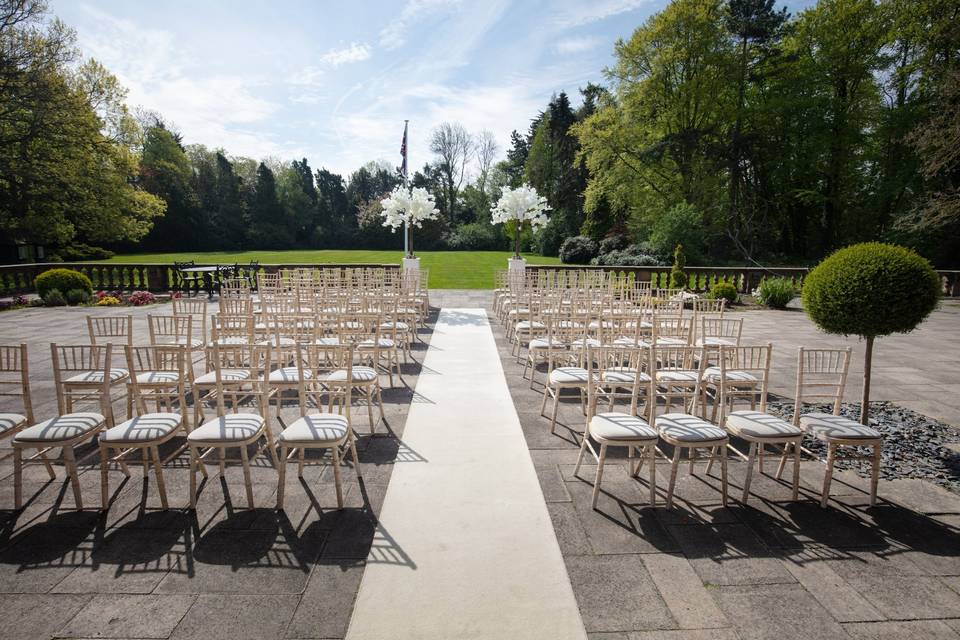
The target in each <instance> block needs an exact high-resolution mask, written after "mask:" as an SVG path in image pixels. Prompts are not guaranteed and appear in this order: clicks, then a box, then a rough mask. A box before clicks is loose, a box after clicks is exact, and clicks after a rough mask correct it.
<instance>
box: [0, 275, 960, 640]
mask: <svg viewBox="0 0 960 640" xmlns="http://www.w3.org/2000/svg"><path fill="white" fill-rule="evenodd" d="M490 297H491V296H490V292H489V291H470V292H454V291H436V292H431V299H432V302H433V304H434V306H436V307H440V306H446V307H474V308H476V307H479V308H488V307H489V303H490ZM167 312H168V309H167V308H165V307H163V306H154V307H147V308H139V309H126V308H125V309H122V310H117V309H109V310H104V309H54V310H50V309H31V310H23V311H14V312H5V313H3V314H0V341H2V342H5V343H11V342H20V341H25V342H27V343H28V344H29V345H30V355H31V363H30V364H31V373H32V376H31V377H32V382H33V392H34V398H35V410H36V414H37V416H38V418H39V417H45V416H49V415H51V414H52V413H53V411H54V409H55V403H54V402H53V386H52V377H51V375H50V353H49V347H48V342H49V341H50V340H51V339H57V340H58V341H61V342H64V343H67V342H81V343H82V342H86V329H85V324H84V321H83V316H84V315H86V314H87V313H132V314H133V315H135V316H136V317H137V318H138V320H137V322H139V323H140V324H139V326H140V328H141V329H143V333H144V334H145V328H146V320H145V319H144V318H145V316H146V314H148V313H167ZM744 318H745V326H744V336H745V337H747V339H749V340H750V341H753V340H761V341H767V340H769V341H772V342H773V343H774V344H775V347H776V349H775V356H774V358H775V359H774V370H773V376H772V378H773V380H774V383H775V384H774V385H773V388H772V391H773V392H774V393H777V394H778V395H784V396H787V397H791V396H792V394H793V389H792V385H793V366H794V359H795V350H796V346H797V345H799V344H808V345H809V344H819V345H842V344H851V345H852V346H853V347H854V350H855V354H854V368H856V367H859V366H860V365H859V363H860V361H861V356H862V352H861V351H860V345H859V344H858V343H857V341H856V340H844V339H842V338H837V337H835V336H825V335H822V334H819V333H818V332H817V331H816V330H815V328H814V327H813V326H812V325H811V324H810V323H809V321H807V320H806V318H805V317H804V316H803V314H802V313H801V312H796V311H785V312H772V311H751V312H745V313H744ZM491 326H492V329H493V333H494V336H495V337H496V339H497V345H498V348H499V351H500V355H501V362H502V364H503V367H504V372H505V375H506V381H507V384H508V386H509V389H510V392H511V395H512V397H513V400H514V404H515V406H516V410H517V414H518V416H519V418H520V425H521V428H522V430H523V435H524V437H525V440H526V445H527V447H528V448H529V455H530V458H531V460H532V462H533V465H534V467H535V469H536V472H537V475H538V477H539V480H540V487H541V489H542V491H543V498H544V501H545V503H546V507H547V509H548V511H549V515H550V518H551V520H552V522H553V527H554V531H555V534H556V537H557V540H558V542H559V546H560V550H561V552H562V555H563V560H564V563H565V565H566V570H567V573H568V576H569V579H570V583H571V585H572V587H573V591H574V595H575V596H576V600H577V603H578V605H579V609H580V615H581V617H582V619H583V622H584V626H585V627H586V630H587V632H588V634H589V637H590V638H596V639H603V640H624V639H628V640H638V639H674V638H678V639H679V638H691V639H699V638H703V639H707V638H709V639H710V640H717V639H719V640H724V639H726V638H744V639H746V638H773V637H775V638H778V639H782V638H794V637H796V638H834V637H838V638H895V637H896V638H899V637H918V638H920V637H922V638H954V639H957V638H960V496H957V495H955V494H953V493H950V492H948V491H945V490H943V489H940V488H938V487H936V486H934V485H932V484H929V483H927V482H923V481H918V480H910V481H893V482H889V481H883V482H881V485H880V490H879V495H880V501H879V503H878V505H877V507H875V508H872V509H871V508H868V507H867V506H866V505H867V499H866V494H865V493H864V491H863V488H864V486H865V482H864V481H863V480H862V479H860V478H859V477H858V476H857V475H856V474H854V473H852V472H844V473H842V474H841V475H839V476H838V478H837V481H835V482H834V485H833V492H834V494H835V497H834V499H833V500H831V503H830V507H829V508H828V509H825V510H824V509H820V508H819V506H817V504H816V501H815V499H814V496H815V495H816V493H817V491H818V487H819V485H820V481H821V479H822V469H823V467H822V466H821V465H820V463H819V462H817V461H813V460H811V461H805V462H804V463H803V468H802V473H801V480H802V482H803V489H802V499H801V501H800V502H797V503H793V502H790V501H787V500H786V498H788V497H789V490H788V489H787V488H786V487H785V486H784V485H783V484H781V483H779V482H777V481H776V480H774V479H772V478H770V477H769V476H759V477H755V478H754V482H753V492H754V497H752V498H751V501H750V503H749V506H746V507H744V506H742V505H741V504H740V503H738V502H736V501H731V503H730V507H729V508H726V509H724V508H722V507H721V506H720V505H719V493H718V492H717V483H718V481H717V479H716V478H714V477H709V476H705V475H704V474H703V473H702V472H700V473H698V474H697V475H695V476H690V475H688V474H687V473H686V469H684V472H683V473H682V474H681V475H680V476H679V478H678V500H677V508H676V509H675V510H674V511H667V510H666V509H665V508H664V507H663V506H662V505H661V506H658V507H656V508H651V507H650V506H649V505H647V493H646V490H645V489H646V485H645V484H644V483H643V482H642V481H641V482H637V481H633V480H630V479H628V477H627V474H626V472H625V467H624V465H623V463H622V462H621V461H620V460H611V461H610V462H609V463H608V468H607V473H606V475H605V478H604V487H603V488H604V492H603V493H602V494H601V500H600V503H599V505H598V506H599V511H593V510H591V509H590V503H589V500H590V490H591V485H590V483H589V482H588V481H585V480H583V479H580V478H577V477H574V475H573V466H574V463H575V461H576V453H577V449H576V445H575V441H574V437H573V433H572V431H573V430H575V431H580V430H581V429H582V422H583V419H582V416H581V415H580V413H579V405H578V404H577V403H574V402H569V403H564V406H563V407H562V408H561V414H560V421H561V423H563V424H564V425H565V426H566V427H567V428H565V429H558V435H556V436H553V435H550V433H549V423H548V421H547V420H546V419H543V418H540V417H539V416H538V414H537V410H538V409H539V404H540V398H541V395H540V392H539V387H538V388H537V389H536V390H533V391H531V390H530V389H529V388H528V384H529V383H528V381H526V380H521V379H520V369H521V367H519V366H517V365H516V364H515V361H514V360H513V359H512V358H511V357H510V356H509V349H508V348H507V346H506V345H505V343H504V342H503V337H502V332H501V330H500V328H499V326H497V325H496V323H495V322H494V323H492V325H491ZM421 337H422V338H423V339H424V340H425V341H427V342H429V340H430V337H431V333H430V332H429V331H427V332H424V333H422V334H421ZM417 346H418V349H417V351H416V353H415V358H416V360H417V361H419V362H422V361H423V357H424V354H425V350H426V345H417ZM958 361H960V307H958V306H957V305H956V303H946V304H945V305H944V308H943V309H941V310H939V311H937V312H935V313H934V315H933V316H932V317H931V318H930V320H928V322H927V323H925V324H924V325H923V326H922V327H921V328H920V329H919V330H918V331H917V332H915V333H914V334H911V335H909V336H894V337H890V338H884V339H882V340H880V341H879V342H878V345H877V352H876V360H875V370H874V380H875V387H874V399H876V400H892V401H896V402H897V403H898V404H901V405H903V406H907V407H910V408H912V409H915V410H917V411H919V412H921V413H925V414H927V415H930V416H931V417H935V418H938V419H941V420H943V421H945V422H948V423H951V424H953V425H960V402H958V401H957V400H956V398H957V397H958V396H960V394H958V391H960V369H958V368H957V365H956V363H957V362H958ZM419 374H420V366H419V365H417V364H411V365H408V366H407V367H405V369H404V378H405V381H406V383H407V385H409V386H408V387H406V386H405V387H401V388H398V389H395V390H392V391H386V390H385V392H384V401H385V403H386V411H387V424H388V425H389V432H388V429H386V428H385V427H384V425H382V424H381V425H380V427H379V429H380V434H381V435H377V436H373V437H371V436H369V435H367V429H366V428H365V426H366V421H365V419H361V420H360V421H359V424H360V434H361V438H360V447H359V453H360V462H361V465H360V467H361V473H362V474H363V481H362V482H358V481H357V479H356V476H355V475H354V474H353V473H352V472H350V471H347V473H345V474H344V478H345V481H346V482H347V485H348V489H347V492H346V502H347V508H346V509H344V510H343V511H337V510H336V509H334V508H333V507H334V506H335V505H336V501H335V497H334V493H333V485H332V480H331V479H330V478H329V477H328V476H329V475H332V474H330V470H329V468H328V467H326V466H312V467H308V469H307V473H306V474H305V482H304V483H300V482H299V481H298V479H297V478H296V474H288V479H287V482H288V485H287V488H286V495H287V499H286V507H287V509H286V511H285V512H283V513H279V512H276V511H275V510H274V509H273V500H274V496H275V493H276V472H275V471H274V469H272V468H270V464H269V463H268V462H267V461H266V459H264V458H262V457H261V458H259V459H258V465H257V467H256V468H255V469H254V483H255V492H254V493H255V497H256V500H257V503H258V504H257V506H258V508H257V509H255V510H247V509H246V502H245V497H244V492H243V489H242V481H241V477H242V476H241V473H240V469H239V468H238V467H235V468H230V469H228V472H227V474H226V477H225V478H224V479H222V480H221V479H220V478H219V476H218V475H217V474H215V473H211V480H210V482H208V483H207V484H206V486H205V487H204V490H203V493H202V494H201V499H200V502H199V506H198V510H197V514H196V516H195V517H194V516H192V515H191V514H190V512H189V511H188V510H186V509H184V508H183V507H184V506H185V505H186V504H187V502H188V501H187V474H186V468H185V464H184V462H183V461H182V460H183V459H182V458H181V460H179V461H177V462H176V463H172V464H171V465H169V466H168V468H167V469H166V470H165V473H166V478H167V485H168V491H169V492H170V499H171V504H172V505H173V506H175V507H178V508H176V509H173V510H171V511H168V512H163V511H160V510H159V508H158V507H159V499H158V497H157V495H156V492H155V487H153V486H152V484H153V482H152V479H151V480H149V481H144V480H143V478H142V477H141V475H140V474H139V473H137V468H136V467H134V468H133V469H132V470H133V471H134V473H133V474H132V477H131V478H130V479H129V480H127V481H126V482H125V483H121V479H122V478H123V476H122V474H120V473H119V472H117V473H113V474H111V489H112V490H113V494H114V495H113V500H114V502H113V505H112V507H111V509H110V511H109V512H108V514H107V515H106V516H102V515H101V514H100V512H99V511H93V510H91V511H84V512H80V513H77V512H74V511H73V499H72V495H71V493H70V491H69V488H68V487H67V485H66V484H65V483H64V482H63V475H64V474H63V470H62V468H61V467H60V466H59V465H57V470H58V479H57V480H56V481H55V482H48V481H47V478H46V474H45V472H44V470H43V469H42V467H33V466H31V467H28V472H27V476H26V479H27V482H28V484H27V486H26V487H25V495H26V496H31V495H33V494H35V493H37V492H39V495H37V497H35V498H34V499H33V500H32V501H31V502H30V503H29V504H28V505H27V507H26V508H25V510H24V511H23V513H20V514H19V515H17V514H14V513H13V512H12V511H11V510H10V507H11V506H12V504H13V482H12V478H11V477H10V476H11V473H12V462H11V461H10V460H9V459H6V460H3V461H2V462H0V593H2V594H3V595H2V596H0V598H2V602H3V603H4V604H5V605H6V615H5V616H4V617H3V620H2V621H0V638H31V639H33V638H51V637H56V638H61V637H63V638H93V637H110V638H146V637H151V638H201V637H202V638H205V639H206V638H231V640H238V639H241V638H266V637H273V638H282V637H285V638H342V637H344V636H345V634H346V631H347V625H348V623H349V620H350V616H351V611H352V608H353V603H354V600H355V598H356V593H357V589H358V586H359V584H360V580H361V576H362V575H363V573H364V568H365V566H366V565H367V564H369V563H375V562H376V563H384V562H388V563H393V564H394V565H396V566H399V567H413V566H416V563H417V562H419V561H422V558H420V557H411V556H410V555H408V554H407V551H406V545H405V541H404V540H398V539H395V538H393V537H391V536H390V535H389V532H386V533H387V535H384V531H383V530H382V529H380V530H378V529H377V520H376V518H377V515H378V514H379V512H380V507H381V504H382V501H383V498H384V495H385V493H386V488H387V484H388V482H389V480H390V477H391V472H392V470H393V467H394V466H396V465H406V464H411V465H420V464H431V461H430V460H427V459H425V458H424V456H423V455H422V454H421V453H420V452H419V451H415V450H413V449H411V448H410V447H408V446H407V445H406V444H405V443H404V442H403V440H402V436H403V430H404V428H405V424H406V419H407V414H408V411H409V408H410V402H411V401H413V402H417V401H418V398H417V396H416V394H414V392H413V388H414V387H415V386H416V383H417V380H418V375H419ZM851 376H852V384H851V385H850V392H849V393H848V399H849V400H851V401H856V400H857V398H856V396H857V394H858V390H859V384H858V382H857V376H858V370H856V369H855V370H854V371H852V372H851ZM117 411H118V412H121V411H122V407H121V406H120V404H118V405H117ZM284 411H285V413H284V415H285V416H292V415H293V412H294V411H295V409H294V408H293V407H292V405H291V406H289V407H288V408H287V409H285V410H284ZM118 415H119V414H118ZM3 446H6V443H3ZM7 451H8V450H7V449H4V450H3V451H2V452H0V454H5V453H7ZM581 475H582V477H584V478H587V479H590V478H592V469H591V467H590V466H589V465H586V466H585V467H584V468H583V471H582V473H581ZM658 475H659V476H660V477H661V478H664V477H665V474H663V473H659V474H658ZM742 477H743V465H742V464H740V463H738V462H731V464H730V479H731V496H736V495H738V492H737V488H738V487H739V486H741V485H740V483H741V480H742ZM81 480H82V483H83V491H84V497H85V499H86V501H87V503H88V505H89V506H91V507H95V506H98V503H99V491H98V483H99V475H98V470H97V468H96V467H95V466H90V461H89V460H88V461H87V465H85V468H84V472H83V473H82V474H81ZM661 498H662V495H661ZM410 517H411V518H415V517H416V514H411V516H410ZM476 526H477V527H497V526H498V524H497V523H496V522H486V521H484V520H482V519H478V521H477V522H476ZM420 553H421V554H422V553H426V552H425V551H423V550H421V552H420ZM464 606H469V603H467V604H465V605H464ZM409 613H410V615H422V614H424V613H425V612H416V611H410V612H409ZM432 613H433V614H436V613H437V612H432ZM441 613H442V612H441ZM397 624H398V625H403V620H397ZM462 637H469V634H466V633H465V634H463V636H462ZM504 637H512V636H510V634H509V633H506V632H505V635H504Z"/></svg>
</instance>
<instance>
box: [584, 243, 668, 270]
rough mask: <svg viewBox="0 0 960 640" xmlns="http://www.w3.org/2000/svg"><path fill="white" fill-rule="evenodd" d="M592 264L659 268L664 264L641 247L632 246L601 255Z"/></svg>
mask: <svg viewBox="0 0 960 640" xmlns="http://www.w3.org/2000/svg"><path fill="white" fill-rule="evenodd" d="M590 264H597V265H605V266H611V267H659V266H663V262H662V261H660V260H658V259H657V257H656V256H652V255H650V254H648V253H644V252H643V251H642V250H641V249H640V247H639V246H637V245H635V244H632V245H630V246H629V247H627V248H626V249H624V250H623V251H611V252H610V253H601V254H600V255H599V256H597V257H596V258H594V259H593V260H591V261H590Z"/></svg>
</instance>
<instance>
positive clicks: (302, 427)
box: [280, 413, 347, 443]
mask: <svg viewBox="0 0 960 640" xmlns="http://www.w3.org/2000/svg"><path fill="white" fill-rule="evenodd" d="M346 437H347V419H346V418H345V417H343V416H339V415H336V414H331V413H322V414H316V415H312V416H304V417H302V418H299V419H298V420H296V421H295V422H294V423H293V424H291V425H290V426H289V427H287V428H286V429H284V430H283V432H282V433H281V434H280V441H281V442H286V443H291V442H309V443H323V442H330V443H335V442H340V441H341V440H343V439H344V438H346Z"/></svg>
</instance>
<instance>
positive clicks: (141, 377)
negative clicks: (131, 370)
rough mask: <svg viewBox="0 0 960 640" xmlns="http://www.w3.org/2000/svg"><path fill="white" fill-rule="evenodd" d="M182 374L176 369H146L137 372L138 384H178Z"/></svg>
mask: <svg viewBox="0 0 960 640" xmlns="http://www.w3.org/2000/svg"><path fill="white" fill-rule="evenodd" d="M179 381H180V374H179V373H177V372H176V371H144V372H143V373H138V374H137V384H167V385H169V384H176V383H178V382H179Z"/></svg>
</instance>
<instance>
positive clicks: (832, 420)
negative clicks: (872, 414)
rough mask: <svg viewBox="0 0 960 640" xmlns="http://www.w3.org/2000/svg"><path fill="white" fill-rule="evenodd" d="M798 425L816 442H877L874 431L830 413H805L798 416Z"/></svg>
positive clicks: (879, 436)
mask: <svg viewBox="0 0 960 640" xmlns="http://www.w3.org/2000/svg"><path fill="white" fill-rule="evenodd" d="M800 425H801V426H802V427H803V428H804V429H806V430H807V432H808V433H811V434H813V436H814V437H816V438H817V439H818V440H824V441H830V440H879V439H880V438H881V437H883V436H881V434H880V432H879V431H877V430H876V429H872V428H870V427H867V426H864V425H862V424H860V423H859V422H857V421H855V420H851V419H850V418H844V417H843V416H835V415H833V414H832V413H807V414H804V415H802V416H800Z"/></svg>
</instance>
